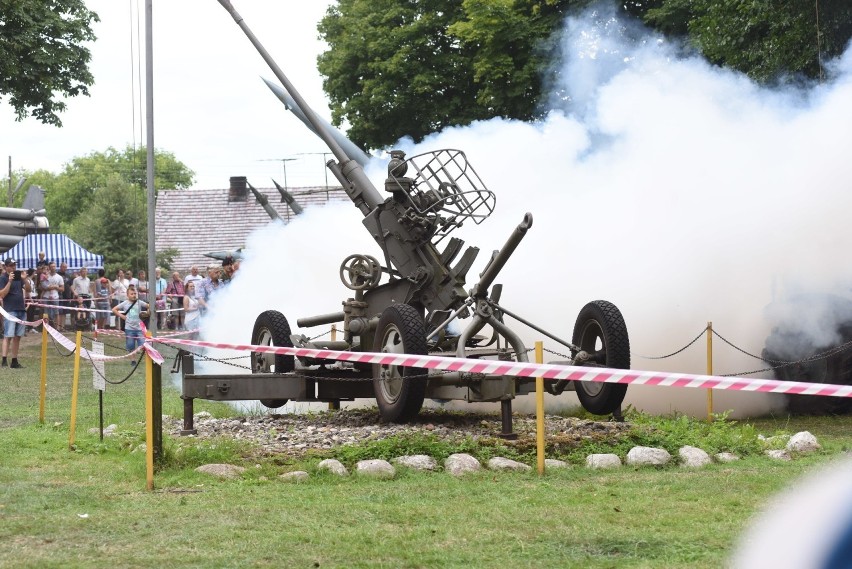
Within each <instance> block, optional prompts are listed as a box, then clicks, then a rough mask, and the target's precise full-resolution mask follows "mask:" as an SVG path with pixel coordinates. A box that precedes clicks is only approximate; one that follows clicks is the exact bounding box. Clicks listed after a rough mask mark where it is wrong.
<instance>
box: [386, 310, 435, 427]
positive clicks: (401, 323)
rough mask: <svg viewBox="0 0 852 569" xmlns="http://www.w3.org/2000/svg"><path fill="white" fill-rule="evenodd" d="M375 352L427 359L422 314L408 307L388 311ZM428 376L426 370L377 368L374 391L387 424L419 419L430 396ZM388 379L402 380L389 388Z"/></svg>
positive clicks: (400, 367)
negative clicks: (424, 356)
mask: <svg viewBox="0 0 852 569" xmlns="http://www.w3.org/2000/svg"><path fill="white" fill-rule="evenodd" d="M373 351H374V352H382V353H399V354H403V353H404V354H414V355H425V354H426V353H427V347H426V326H425V325H424V323H423V318H422V317H421V316H420V312H418V311H417V309H415V308H414V307H412V306H410V305H408V304H394V305H392V306H389V307H387V308H385V309H384V311H383V312H382V315H381V317H380V318H379V323H378V325H377V327H376V335H375V340H374V343H373ZM400 370H402V376H401V378H400V375H399V374H400ZM426 374H427V370H425V369H422V368H412V367H402V366H386V365H381V364H373V390H374V391H375V394H376V403H377V404H378V406H379V415H380V416H381V418H382V420H383V421H386V422H389V423H406V422H408V421H410V420H411V419H413V418H414V417H416V416H417V414H418V413H419V412H420V408H421V407H422V406H423V399H424V398H425V396H426V385H427V383H428V379H427V377H426ZM388 375H390V376H391V377H392V378H399V379H397V380H396V381H395V382H394V383H393V384H389V383H388V382H387V380H386V379H384V377H387V376H388ZM383 376H384V377H383Z"/></svg>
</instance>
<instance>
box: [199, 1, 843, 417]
mask: <svg viewBox="0 0 852 569" xmlns="http://www.w3.org/2000/svg"><path fill="white" fill-rule="evenodd" d="M563 48H564V51H563V54H562V61H561V63H560V65H561V73H560V78H561V79H560V83H559V84H557V85H554V86H553V88H552V90H553V93H554V95H553V97H552V98H551V100H550V105H551V110H550V112H549V113H548V115H547V117H546V118H545V119H544V120H541V121H539V122H535V123H525V122H520V121H512V120H504V119H493V120H489V121H484V122H480V123H476V124H473V125H471V126H467V127H459V128H450V129H447V130H445V131H443V132H440V133H436V134H434V135H432V136H430V137H429V138H427V139H426V140H425V141H423V142H422V143H420V144H417V145H414V144H412V143H411V142H410V141H401V142H400V144H399V147H400V148H402V149H403V150H405V151H406V152H407V153H408V155H409V156H411V155H414V154H418V153H421V152H425V151H429V150H435V149H440V148H459V149H462V150H464V151H465V152H466V154H467V157H468V159H469V161H470V163H471V164H472V165H473V166H474V168H475V169H476V170H477V172H478V174H479V175H480V177H481V178H482V179H483V180H484V182H485V183H486V184H487V185H488V187H489V188H490V189H491V190H492V191H494V192H495V193H496V194H497V210H496V212H495V213H494V215H493V216H492V217H491V218H490V219H489V220H487V221H486V222H485V223H483V224H482V225H480V226H475V227H464V228H463V229H462V230H461V232H460V236H461V237H463V238H465V239H466V241H467V242H468V244H475V245H478V246H479V247H480V248H481V249H482V250H483V251H482V252H481V253H480V258H479V259H478V260H477V265H475V266H474V269H472V270H471V272H470V279H469V280H470V281H471V282H470V283H469V284H471V285H472V284H473V281H475V278H476V277H475V276H476V275H477V274H478V273H479V272H480V271H481V270H482V267H483V265H484V263H485V261H486V260H487V258H488V256H489V255H488V253H490V251H491V250H492V249H496V248H499V247H500V246H501V245H502V244H503V243H504V242H505V240H506V238H507V237H508V235H509V233H510V232H511V231H512V229H513V228H514V227H515V226H516V225H517V224H518V223H519V222H520V221H521V219H522V217H523V214H524V212H527V211H529V212H532V214H533V216H534V218H535V220H534V225H533V227H532V229H531V230H530V231H529V232H528V234H527V236H526V238H525V239H524V241H523V242H522V243H521V245H520V246H519V247H518V250H517V251H516V253H515V255H514V256H513V257H512V259H511V260H510V261H509V262H508V264H507V265H506V267H505V268H504V269H503V272H502V273H501V274H500V277H499V279H498V282H501V283H503V284H504V292H503V298H502V301H501V304H503V305H504V306H506V307H507V308H508V309H510V310H512V311H513V312H516V313H519V314H520V315H522V316H524V317H525V318H527V319H528V320H531V321H533V322H536V323H537V324H539V325H540V326H542V327H544V328H545V329H547V330H549V331H552V332H553V333H555V334H556V335H557V336H560V337H563V338H570V337H571V332H572V328H573V324H574V320H575V319H576V316H577V313H578V312H579V311H580V309H581V308H582V306H583V305H584V304H585V303H587V302H589V301H591V300H595V299H605V300H609V301H611V302H613V303H615V304H616V305H617V306H618V307H619V308H620V309H621V311H622V313H623V315H624V318H625V321H626V323H627V326H628V330H629V332H630V342H631V350H632V352H633V354H634V357H633V361H632V367H633V368H634V369H655V370H661V371H681V372H693V373H704V372H705V371H706V369H707V364H706V340H705V339H704V338H702V339H701V340H700V341H699V342H697V343H696V344H695V345H693V346H692V347H691V348H689V349H688V350H686V351H684V352H683V353H681V354H679V355H678V356H676V357H672V358H669V359H662V360H648V359H644V358H642V357H640V356H642V355H651V356H656V355H662V354H667V353H670V352H673V351H675V350H677V349H679V348H681V347H683V346H684V345H685V344H687V343H688V342H689V341H690V340H692V339H693V338H694V337H695V336H696V335H697V334H699V333H700V332H701V330H702V329H703V328H704V327H705V326H706V324H707V322H708V321H712V322H713V326H714V329H716V330H717V331H718V332H719V333H720V334H721V335H723V336H724V337H725V338H727V339H729V340H730V341H731V342H733V343H735V344H736V345H737V346H739V347H741V348H743V349H744V350H746V351H748V352H750V353H752V354H760V351H761V349H762V348H763V345H764V342H765V339H766V338H767V335H768V333H769V331H770V328H771V326H772V325H773V323H772V322H771V320H770V319H769V318H767V314H768V312H767V311H766V307H767V306H768V305H770V303H772V302H773V301H774V300H779V299H781V298H783V297H784V296H785V295H788V294H792V293H798V292H801V291H808V292H817V293H834V294H837V295H840V296H843V297H848V296H849V289H850V282H852V264H850V263H847V262H846V259H845V257H844V256H843V255H842V253H841V251H842V246H843V243H846V242H847V241H848V240H849V236H848V226H849V224H848V221H847V219H846V215H847V213H846V212H848V211H852V207H850V206H852V203H850V202H852V192H850V191H849V189H850V188H849V185H850V180H852V160H850V159H849V158H848V156H846V152H847V151H848V149H849V148H852V81H850V77H852V53H850V52H847V54H846V55H845V56H843V57H842V58H840V59H839V60H837V61H834V62H831V63H830V68H829V71H830V77H831V78H830V80H828V81H827V82H825V83H823V84H813V85H807V86H802V85H791V86H786V87H781V88H765V87H761V86H758V85H755V84H754V83H753V82H751V81H750V80H749V79H748V78H747V77H745V76H743V75H741V74H739V73H735V72H732V71H726V70H722V69H719V68H717V67H714V66H712V65H710V64H708V63H707V62H706V61H704V60H703V59H701V58H700V57H698V56H694V55H684V53H683V50H682V49H680V47H679V46H675V45H672V44H670V43H669V42H667V41H665V40H664V39H663V38H661V37H657V36H655V35H653V34H652V33H649V32H647V31H641V33H638V32H637V31H636V29H635V28H631V27H630V26H628V25H626V24H625V23H623V22H621V21H619V20H618V19H617V18H616V17H615V16H614V15H613V14H612V13H611V12H605V11H600V10H598V11H596V12H590V13H588V14H587V15H586V16H584V17H582V18H572V19H569V20H568V21H567V22H566V28H565V31H564V41H563ZM373 162H374V167H373V168H371V170H370V172H369V173H370V174H371V178H372V179H373V180H374V182H375V183H376V186H377V187H379V188H382V187H383V183H382V182H383V178H384V176H385V164H386V162H385V161H384V160H374V161H373ZM235 245H236V244H235ZM246 245H247V248H248V250H249V257H248V259H246V261H244V263H243V265H242V268H241V270H240V273H239V277H238V278H237V279H236V280H235V281H234V282H233V283H232V284H231V285H230V287H229V289H228V290H227V293H226V294H222V295H220V296H219V297H218V298H216V299H215V302H214V308H215V310H214V314H213V316H211V317H210V318H208V319H207V320H206V321H205V322H204V326H205V337H206V338H208V339H215V340H221V341H232V342H246V341H248V340H249V338H250V335H251V328H252V325H253V322H254V318H255V317H256V315H257V314H259V313H260V312H262V311H263V310H267V309H270V308H274V309H276V310H280V311H281V312H283V313H284V314H285V315H286V316H287V317H288V319H289V321H290V323H291V326H293V327H295V321H296V319H297V318H299V317H303V316H310V315H315V314H321V313H327V312H334V311H338V310H340V302H341V301H342V300H344V299H345V298H346V297H347V296H349V295H348V294H347V293H348V292H349V291H347V290H346V289H344V288H343V286H342V285H341V284H340V282H339V279H338V276H337V275H338V267H339V263H340V262H341V261H342V260H343V258H344V257H346V256H347V255H349V254H351V253H355V252H358V253H366V254H371V255H374V256H376V257H378V258H382V255H381V252H380V251H379V249H378V247H377V246H376V245H375V243H374V242H372V240H371V239H370V238H369V236H368V234H367V232H366V231H365V230H364V228H363V226H362V225H361V214H360V213H359V212H358V211H357V210H356V209H355V208H354V207H353V206H352V205H351V204H349V203H345V204H334V205H329V206H326V207H323V208H314V209H309V210H308V211H307V212H306V214H305V215H304V216H301V217H299V218H297V219H296V220H294V221H293V222H292V223H290V224H289V225H287V226H282V225H277V224H272V225H270V226H269V227H268V228H266V229H263V230H261V231H259V232H257V233H256V234H255V235H253V236H252V237H251V239H250V240H249V242H248V243H247V244H246ZM817 297H818V295H817ZM801 322H802V324H803V326H806V325H809V324H813V326H812V328H813V329H812V330H811V331H810V333H812V334H814V335H815V336H817V335H819V334H824V330H823V329H821V328H820V323H819V320H818V319H806V318H803V319H802V321H801ZM519 328H520V325H519ZM321 332H322V330H316V329H311V330H306V331H304V333H305V334H306V335H308V336H313V335H316V334H318V333H321ZM523 336H524V339H525V341H527V342H529V343H530V344H532V342H533V341H535V340H538V339H544V338H542V337H541V335H540V334H538V333H536V332H533V331H529V332H524V334H523ZM545 346H546V347H547V348H549V349H551V350H554V351H556V352H565V351H567V350H566V348H564V347H562V346H560V345H558V344H555V343H554V342H551V341H549V340H546V339H545ZM551 359H561V358H560V357H558V356H552V358H551ZM763 367H765V364H763V362H761V361H759V360H756V359H753V358H749V357H748V356H746V355H744V354H742V353H741V352H738V351H736V350H734V349H732V348H730V347H728V346H727V345H725V344H723V343H722V342H720V341H719V339H718V338H716V339H715V343H714V362H713V371H714V372H715V373H717V374H725V373H738V372H746V371H750V370H754V369H760V368H763ZM559 400H560V401H561V402H563V403H566V404H576V398H575V397H574V395H573V394H570V395H567V394H566V395H563V396H560V398H559ZM554 401H555V400H554V399H553V398H550V403H551V404H552V403H553V402H554ZM627 402H628V403H632V404H633V405H635V406H637V407H641V408H645V409H648V410H651V411H655V412H670V411H674V410H679V411H683V412H688V413H702V412H703V410H704V406H705V394H704V393H703V392H699V391H696V390H675V389H666V388H630V389H629V390H628V399H627ZM772 404H773V400H772V399H771V398H770V397H769V396H765V395H758V394H747V395H746V394H739V395H737V394H731V393H718V392H717V394H716V402H715V408H716V410H717V411H723V410H728V409H732V410H733V411H734V415H739V416H743V415H753V414H755V413H759V412H762V411H765V410H767V409H769V408H770V407H771V406H772Z"/></svg>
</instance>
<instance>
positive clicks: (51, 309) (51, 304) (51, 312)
mask: <svg viewBox="0 0 852 569" xmlns="http://www.w3.org/2000/svg"><path fill="white" fill-rule="evenodd" d="M44 304H47V305H48V306H47V309H46V310H47V317H48V318H50V319H51V320H55V319H56V317H57V316H59V301H58V300H45V301H44Z"/></svg>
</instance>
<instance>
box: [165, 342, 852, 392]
mask: <svg viewBox="0 0 852 569" xmlns="http://www.w3.org/2000/svg"><path fill="white" fill-rule="evenodd" d="M152 341H153V342H157V343H162V344H166V345H174V346H194V347H201V348H205V347H209V348H218V349H226V350H242V351H252V352H257V353H267V354H278V355H287V356H298V357H308V358H315V359H319V360H323V359H330V360H336V361H345V362H350V363H365V364H379V365H389V366H403V367H416V368H425V369H435V370H444V371H452V372H462V373H471V374H484V375H494V376H506V375H508V376H513V377H543V378H544V379H556V380H559V379H564V380H567V381H590V382H596V383H619V384H637V385H661V386H668V387H688V388H699V389H721V390H732V391H752V392H761V393H794V394H804V395H828V396H833V397H852V386H849V385H834V384H825V383H805V382H799V381H777V380H771V379H754V378H745V377H722V376H710V375H697V374H686V373H667V372H656V371H633V370H623V369H609V368H599V367H577V366H563V365H552V364H535V363H528V362H506V361H499V360H482V359H472V358H450V357H444V356H429V355H409V354H387V353H375V352H341V351H335V350H318V349H313V348H290V347H284V346H254V345H251V344H227V343H220V342H201V341H197V340H180V339H174V338H152Z"/></svg>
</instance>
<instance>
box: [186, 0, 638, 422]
mask: <svg viewBox="0 0 852 569" xmlns="http://www.w3.org/2000/svg"><path fill="white" fill-rule="evenodd" d="M219 2H220V3H221V4H222V6H223V7H225V8H226V10H228V12H229V13H230V14H231V16H232V17H233V18H234V20H235V21H236V22H237V24H238V25H239V26H240V27H241V28H242V29H243V31H244V32H245V34H246V35H247V36H248V38H249V39H250V40H251V41H252V43H253V44H254V45H255V47H256V48H257V50H258V52H259V53H260V54H261V56H262V57H263V58H264V59H265V60H266V62H267V64H268V65H269V67H270V68H271V69H272V71H273V73H274V74H275V76H276V77H277V78H278V80H279V81H280V82H281V85H282V86H283V92H282V91H281V87H278V86H276V88H275V89H274V90H276V94H277V95H278V96H279V98H281V99H282V101H284V102H285V105H287V106H288V108H290V109H291V110H293V111H294V113H295V114H296V115H297V116H298V117H299V118H300V119H302V121H303V122H304V123H305V124H306V125H307V126H308V127H309V128H311V130H313V131H314V132H315V133H316V134H317V136H319V137H320V138H321V139H322V140H323V141H324V142H325V144H326V145H327V146H328V148H329V150H330V151H331V152H332V154H333V155H334V159H332V160H329V161H328V163H327V167H328V169H329V170H330V171H331V172H332V174H333V175H334V176H335V178H336V179H337V180H338V181H339V182H340V184H341V185H342V186H343V188H344V190H345V191H346V193H347V195H348V196H349V198H350V199H351V201H352V203H353V204H354V205H355V207H356V208H357V209H358V210H359V211H360V213H361V214H362V216H363V220H362V223H363V225H364V228H365V229H366V230H367V231H368V232H369V234H370V235H371V236H372V238H373V239H374V240H375V242H376V244H377V245H378V246H379V249H380V250H381V255H380V256H379V258H376V257H375V256H372V255H368V254H361V253H355V254H352V255H349V256H348V257H346V258H345V259H344V260H343V262H342V263H341V265H340V271H339V276H340V279H341V280H342V282H343V285H344V286H345V287H346V288H347V289H349V290H350V291H352V293H351V296H349V297H348V298H347V299H346V300H344V301H343V303H342V306H343V309H342V310H341V311H338V312H333V313H329V314H323V315H318V316H308V317H303V318H299V319H297V320H296V323H297V325H298V326H299V328H310V327H315V326H324V325H330V324H338V323H342V332H343V339H342V340H339V341H338V340H332V341H323V340H311V339H308V338H307V337H306V336H303V335H300V334H293V333H292V331H291V328H290V324H289V320H288V319H287V317H286V316H285V315H284V314H283V313H282V312H280V311H278V310H267V311H265V312H263V313H262V314H260V315H259V316H258V317H257V320H256V322H255V325H254V329H253V332H252V337H251V341H252V344H254V345H274V346H296V347H307V348H317V349H329V350H353V351H366V352H389V353H405V354H434V355H442V356H455V357H465V358H491V359H499V360H506V361H520V362H526V361H528V357H527V353H528V350H527V348H526V346H525V345H524V343H523V341H522V340H521V338H520V336H519V335H518V334H517V333H516V332H515V331H514V330H513V329H512V328H511V327H510V326H509V325H507V324H506V317H507V316H508V317H511V318H513V319H514V320H517V321H518V322H520V323H522V324H524V325H525V326H529V327H530V328H532V329H534V330H536V331H538V332H539V333H541V334H544V335H546V336H547V337H549V338H550V339H552V340H554V341H556V342H558V343H560V344H562V345H564V346H566V347H567V348H568V349H569V350H570V352H571V356H572V357H571V359H570V360H566V361H562V362H551V363H562V364H568V365H586V366H603V367H610V368H625V369H626V368H629V367H630V347H629V340H628V334H627V329H626V326H625V324H624V319H623V318H622V315H621V313H620V312H619V310H618V308H616V307H615V305H613V304H612V303H610V302H607V301H603V300H596V301H593V302H590V303H588V304H587V305H586V306H585V307H584V308H583V309H582V310H581V311H580V313H579V316H578V318H577V320H576V324H575V327H574V333H573V337H572V340H571V341H570V342H569V341H566V340H563V339H561V338H559V337H558V336H556V335H554V334H552V333H550V332H547V331H546V330H543V329H542V328H540V327H538V326H536V325H535V324H533V323H531V322H528V321H527V320H525V319H524V318H522V317H521V316H519V315H516V314H514V313H512V312H510V311H509V310H507V309H506V308H504V307H503V306H501V305H500V304H499V301H500V296H501V292H502V285H500V284H495V280H496V279H497V277H498V275H499V273H500V270H501V269H502V268H503V267H504V265H505V264H506V263H507V262H508V260H509V258H510V257H511V255H512V253H513V252H514V251H515V249H516V248H517V247H518V245H519V244H520V242H521V240H522V239H523V238H524V235H525V234H526V233H527V231H529V230H530V229H531V228H532V225H533V216H532V214H531V213H526V214H525V215H524V216H523V219H522V221H521V222H520V223H519V224H518V226H517V227H516V228H515V230H514V231H513V232H512V233H511V235H510V236H509V238H508V239H507V240H506V242H505V243H504V245H503V246H502V247H501V248H500V249H499V250H495V251H494V252H493V254H492V255H491V258H490V260H489V261H488V263H487V265H486V267H485V269H484V270H483V272H482V273H481V274H480V275H479V279H478V280H477V282H476V283H475V284H474V285H473V286H472V288H470V289H467V288H466V285H465V283H466V278H467V275H468V272H469V270H470V268H471V267H472V265H473V263H474V260H475V259H476V257H477V254H478V253H479V249H478V248H477V247H473V246H469V247H467V248H465V244H464V241H462V240H461V239H460V238H458V237H455V236H452V235H451V234H452V233H453V232H454V231H455V230H456V229H458V228H459V227H461V226H462V225H463V224H465V223H474V224H480V223H482V222H483V221H484V220H485V219H487V218H488V216H489V215H491V213H492V212H493V211H494V207H495V204H496V198H495V195H494V194H493V193H492V192H491V191H490V190H488V189H487V188H486V186H485V184H484V183H483V182H482V180H481V179H480V177H479V176H478V175H477V173H476V171H475V170H474V169H473V167H472V166H471V165H470V164H469V163H468V161H467V158H466V156H465V154H464V152H462V151H460V150H453V149H445V150H437V151H433V152H427V153H424V154H420V155H417V156H413V157H409V158H407V157H406V156H405V154H404V153H403V152H402V151H399V150H393V151H391V152H390V161H389V162H388V165H387V178H386V179H385V182H384V192H385V193H384V194H382V193H381V192H379V190H378V189H377V188H376V187H375V186H374V185H373V183H372V182H371V181H370V179H369V178H368V177H367V176H366V175H365V173H364V170H363V168H362V166H363V164H362V162H364V160H363V157H362V155H363V152H361V151H360V150H355V151H353V150H352V149H353V148H357V147H355V145H354V144H353V143H352V142H351V141H349V140H348V139H345V137H344V136H343V135H342V134H341V133H339V132H338V131H336V130H335V129H333V128H332V127H330V125H327V124H326V123H324V122H323V121H322V120H320V119H319V118H318V117H317V116H316V114H315V113H314V112H313V110H312V109H311V108H310V107H309V106H308V104H307V103H306V102H305V101H304V99H302V97H301V96H300V94H299V93H298V91H297V90H296V89H295V88H294V86H293V85H292V84H291V83H290V81H289V80H288V79H287V77H286V76H285V75H284V73H283V72H282V71H281V69H280V68H279V67H278V65H277V64H276V63H275V62H274V60H273V59H272V57H271V56H270V55H269V54H268V52H267V51H266V50H265V49H264V48H263V46H262V45H261V44H260V42H259V41H258V40H257V38H256V37H255V36H254V34H253V33H252V32H251V30H250V29H249V28H248V26H247V25H246V24H245V22H244V21H243V19H242V17H240V16H239V14H238V13H237V12H236V10H235V9H234V7H233V6H232V4H231V2H230V1H229V0H219ZM347 150H348V151H347ZM350 154H356V156H352V155H350ZM461 320H469V322H468V323H467V324H466V326H464V327H463V328H460V329H459V326H458V324H457V321H461ZM489 330H490V337H489V335H488V334H486V335H481V334H480V332H483V331H486V332H487V331H489ZM251 366H252V374H251V376H250V378H249V377H245V376H209V375H207V376H197V375H194V374H193V373H191V372H192V368H191V362H189V366H187V365H186V364H185V366H184V397H185V398H192V397H201V398H208V399H234V400H237V399H247V400H253V399H256V400H259V401H260V402H261V403H263V404H264V405H266V406H267V407H271V408H277V407H280V406H282V405H284V404H285V403H286V402H287V400H298V401H329V402H339V401H342V400H352V399H355V398H364V397H375V399H376V402H377V404H378V408H379V413H380V415H381V418H382V419H383V420H384V421H390V422H405V421H409V420H411V419H413V418H414V417H416V415H417V414H418V412H419V410H420V409H421V406H422V405H423V402H424V400H425V399H427V398H431V399H439V400H463V401H469V402H486V401H490V402H496V401H499V402H500V403H501V411H502V418H503V421H502V430H503V433H502V434H503V435H505V436H511V432H512V426H511V402H512V400H513V399H514V398H515V396H517V395H520V394H525V393H529V392H531V391H533V390H534V389H535V380H534V379H533V378H516V377H511V376H499V377H494V376H484V375H482V374H471V373H459V372H441V371H432V372H429V371H428V370H424V369H418V368H411V367H397V366H386V365H377V364H376V365H364V364H353V363H348V362H337V361H331V360H327V361H322V360H316V359H311V358H295V357H292V356H282V355H271V354H264V353H257V352H255V353H252V356H251ZM247 379H250V381H245V380H247ZM369 380H372V381H369ZM211 382H212V383H211ZM545 387H546V390H547V391H548V392H549V393H551V394H553V395H558V394H560V393H562V392H563V391H565V390H576V392H577V395H578V397H579V399H580V402H581V404H582V405H583V407H585V408H586V409H587V410H588V411H590V412H592V413H595V414H609V413H613V412H616V411H618V410H619V409H620V406H621V402H622V400H623V399H624V395H625V393H626V390H627V386H626V385H620V384H612V383H580V382H576V384H575V382H568V381H547V382H546V384H545Z"/></svg>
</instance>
